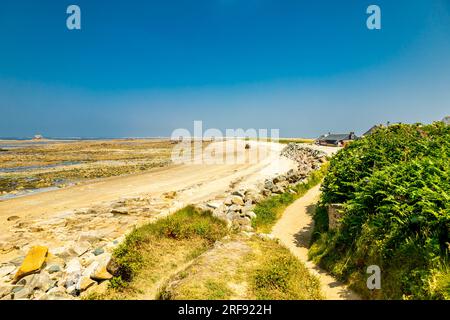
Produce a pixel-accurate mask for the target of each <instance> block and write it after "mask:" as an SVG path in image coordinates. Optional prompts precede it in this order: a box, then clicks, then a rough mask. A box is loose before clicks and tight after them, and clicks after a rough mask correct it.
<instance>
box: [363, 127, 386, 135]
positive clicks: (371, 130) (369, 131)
mask: <svg viewBox="0 0 450 320" xmlns="http://www.w3.org/2000/svg"><path fill="white" fill-rule="evenodd" d="M381 127H382V125H374V126H373V127H372V128H370V129H369V130H367V131H366V132H364V134H363V137H364V136H368V135H369V134H372V133H373V132H374V131H375V130H376V129H378V128H381Z"/></svg>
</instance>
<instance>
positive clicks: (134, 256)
mask: <svg viewBox="0 0 450 320" xmlns="http://www.w3.org/2000/svg"><path fill="white" fill-rule="evenodd" d="M227 232H228V231H227V228H226V224H225V223H224V222H223V221H221V220H219V219H217V218H215V217H213V216H212V215H211V213H210V212H209V211H200V210H197V209H195V208H194V207H192V206H188V207H185V208H183V209H181V210H179V211H177V212H175V213H174V214H172V215H171V216H169V217H167V218H164V219H161V220H158V221H156V222H155V223H150V224H146V225H144V226H142V227H139V228H137V229H135V230H134V231H132V232H131V233H130V234H129V235H128V236H127V237H126V239H125V241H124V242H123V243H122V244H121V245H120V246H119V247H118V248H117V249H116V250H115V252H114V254H113V263H112V264H113V266H114V269H115V272H114V278H113V279H112V280H111V283H110V288H109V290H108V292H107V293H106V294H102V295H91V296H88V299H154V298H155V295H156V293H157V292H158V286H159V284H160V282H161V281H163V280H164V279H165V277H167V276H169V275H170V274H171V273H173V272H176V271H177V269H178V268H180V267H183V266H184V265H185V264H187V263H189V261H191V260H193V259H195V258H196V257H198V256H199V255H200V254H201V253H203V252H205V251H206V250H208V249H209V248H211V247H212V246H213V244H214V243H215V242H216V241H217V240H219V239H221V238H223V237H224V236H225V235H226V234H227Z"/></svg>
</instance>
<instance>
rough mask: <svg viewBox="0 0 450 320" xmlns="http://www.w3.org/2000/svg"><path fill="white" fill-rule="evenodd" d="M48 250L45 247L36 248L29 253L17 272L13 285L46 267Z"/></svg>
mask: <svg viewBox="0 0 450 320" xmlns="http://www.w3.org/2000/svg"><path fill="white" fill-rule="evenodd" d="M47 254H48V248H47V247H43V246H35V247H32V248H31V249H30V251H28V254H27V255H26V256H25V260H24V261H23V262H22V265H21V266H20V268H19V270H17V272H16V274H15V276H14V279H13V283H16V282H17V281H19V280H20V279H22V278H23V277H25V276H27V275H29V274H33V273H35V272H38V271H39V270H41V268H42V266H43V265H44V262H45V259H46V258H47Z"/></svg>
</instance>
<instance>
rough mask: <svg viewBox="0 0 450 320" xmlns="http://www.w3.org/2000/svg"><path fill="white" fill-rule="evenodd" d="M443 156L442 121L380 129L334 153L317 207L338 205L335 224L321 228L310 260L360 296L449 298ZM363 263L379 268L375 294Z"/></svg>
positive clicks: (448, 184)
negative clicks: (338, 225) (329, 228)
mask: <svg viewBox="0 0 450 320" xmlns="http://www.w3.org/2000/svg"><path fill="white" fill-rule="evenodd" d="M449 156H450V127H448V126H445V125H444V124H442V123H435V124H433V125H428V126H420V125H418V124H416V125H396V126H391V127H388V128H380V129H378V130H377V131H376V132H375V133H374V134H372V135H371V136H369V137H366V138H364V139H362V140H359V141H356V142H355V143H352V144H351V145H350V146H349V147H348V148H345V149H343V150H341V151H340V152H338V154H337V155H336V157H335V158H333V159H332V160H331V162H330V168H329V173H328V174H327V176H326V177H325V179H324V184H323V194H322V199H321V202H322V205H325V204H327V203H343V204H344V211H345V214H344V216H343V218H342V220H341V224H342V226H341V228H340V229H339V231H338V232H328V233H327V232H326V230H323V226H322V230H321V231H320V232H318V233H320V234H319V236H318V237H316V238H315V239H314V240H317V241H316V242H315V243H314V245H313V246H312V248H311V251H310V256H311V257H312V258H314V259H315V260H316V261H317V262H319V263H320V264H321V265H322V266H324V267H325V268H327V269H329V270H331V271H332V272H333V273H334V274H335V275H337V276H339V277H340V278H342V279H344V280H349V281H350V282H351V283H352V284H353V285H354V288H356V289H357V290H358V291H359V292H360V293H362V294H363V295H365V296H366V297H372V298H393V299H401V298H404V299H443V298H445V297H448V294H449V292H448V286H447V285H446V284H445V283H446V282H445V279H448V278H447V277H448V276H446V275H448V272H447V271H446V270H447V269H446V265H447V260H448V254H449V242H450V238H449V231H450V178H449V176H450V175H449V172H450V170H449V169H450V161H449V160H450V159H449ZM316 217H317V218H316V219H323V212H320V211H318V212H317V213H316ZM320 217H322V218H320ZM370 264H376V265H379V266H380V268H381V270H382V275H383V282H384V285H383V284H382V289H381V290H380V291H379V292H369V291H368V289H367V288H366V287H365V279H366V278H367V275H366V274H365V270H366V268H367V266H368V265H370ZM438 279H440V280H438ZM442 279H444V280H442ZM436 283H439V284H436ZM445 288H447V289H445ZM445 290H447V292H445Z"/></svg>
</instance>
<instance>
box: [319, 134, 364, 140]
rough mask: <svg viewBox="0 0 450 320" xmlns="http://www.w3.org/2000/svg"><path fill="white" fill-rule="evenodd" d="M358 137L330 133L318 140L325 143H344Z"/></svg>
mask: <svg viewBox="0 0 450 320" xmlns="http://www.w3.org/2000/svg"><path fill="white" fill-rule="evenodd" d="M355 138H356V136H355V135H354V134H352V133H330V134H325V135H321V136H320V137H319V138H318V140H324V141H342V140H353V139H355Z"/></svg>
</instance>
